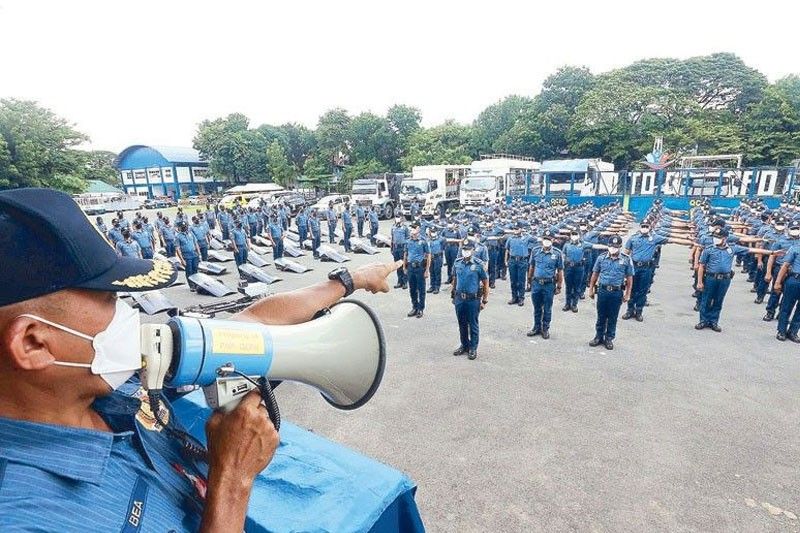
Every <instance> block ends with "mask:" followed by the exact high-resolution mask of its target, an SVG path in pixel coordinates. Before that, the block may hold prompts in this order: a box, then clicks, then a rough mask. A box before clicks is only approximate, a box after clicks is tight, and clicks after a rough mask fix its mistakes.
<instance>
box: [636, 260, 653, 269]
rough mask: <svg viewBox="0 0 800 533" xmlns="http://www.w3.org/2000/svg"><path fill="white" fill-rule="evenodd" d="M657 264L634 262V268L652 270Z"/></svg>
mask: <svg viewBox="0 0 800 533" xmlns="http://www.w3.org/2000/svg"><path fill="white" fill-rule="evenodd" d="M654 264H655V263H654V262H653V261H634V262H633V266H634V267H636V268H650V267H651V266H653V265H654Z"/></svg>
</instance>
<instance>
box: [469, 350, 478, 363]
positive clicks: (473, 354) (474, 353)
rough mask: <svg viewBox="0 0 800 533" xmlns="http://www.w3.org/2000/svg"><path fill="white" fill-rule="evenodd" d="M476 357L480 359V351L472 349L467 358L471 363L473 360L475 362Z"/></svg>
mask: <svg viewBox="0 0 800 533" xmlns="http://www.w3.org/2000/svg"><path fill="white" fill-rule="evenodd" d="M476 357H478V350H476V349H475V348H472V349H471V350H470V351H469V355H468V356H467V359H469V360H470V361H472V360H474V359H475V358H476Z"/></svg>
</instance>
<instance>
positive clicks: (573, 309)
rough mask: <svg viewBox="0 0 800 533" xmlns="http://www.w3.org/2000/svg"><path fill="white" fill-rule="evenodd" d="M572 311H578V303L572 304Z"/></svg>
mask: <svg viewBox="0 0 800 533" xmlns="http://www.w3.org/2000/svg"><path fill="white" fill-rule="evenodd" d="M572 312H573V313H577V312H578V306H577V304H576V305H573V306H572Z"/></svg>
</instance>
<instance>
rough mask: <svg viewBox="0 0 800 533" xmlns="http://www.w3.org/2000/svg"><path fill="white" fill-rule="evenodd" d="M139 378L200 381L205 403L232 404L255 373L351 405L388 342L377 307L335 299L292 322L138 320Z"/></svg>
mask: <svg viewBox="0 0 800 533" xmlns="http://www.w3.org/2000/svg"><path fill="white" fill-rule="evenodd" d="M141 328H142V329H141V337H142V352H143V357H144V359H143V368H142V372H141V377H142V385H143V386H144V388H145V389H147V390H148V391H160V390H161V389H162V387H167V388H178V387H185V386H191V385H197V386H201V387H203V392H204V393H205V397H206V402H207V403H208V405H209V407H212V408H223V409H225V410H230V409H232V408H233V407H235V405H237V404H238V403H239V400H241V398H242V397H243V396H244V395H245V394H247V393H248V392H249V391H250V390H251V389H253V388H255V383H254V378H260V377H266V378H268V379H269V380H288V381H297V382H299V383H304V384H306V385H310V386H312V387H314V388H316V389H317V390H319V391H320V393H321V394H322V397H323V398H325V400H326V401H327V402H328V403H329V404H331V405H332V406H334V407H336V408H338V409H348V410H349V409H356V408H358V407H360V406H362V405H364V404H365V403H367V402H368V401H369V400H370V398H372V396H373V395H374V394H375V392H376V391H377V390H378V387H379V386H380V383H381V379H382V378H383V371H384V368H385V366H386V342H385V339H384V334H383V329H382V328H381V325H380V322H379V321H378V318H377V316H376V315H375V313H374V312H373V311H372V310H371V309H370V308H369V307H367V306H366V305H365V304H363V303H361V302H359V301H357V300H341V301H340V302H338V303H336V304H335V305H333V306H332V307H331V308H330V309H329V310H327V311H326V312H324V313H322V314H321V315H320V316H318V317H317V318H315V319H313V320H311V321H309V322H306V323H303V324H297V325H291V326H273V325H264V324H259V323H255V322H240V321H233V320H214V319H202V318H193V317H187V316H176V317H172V318H171V319H170V320H169V322H167V324H144V325H142V327H141Z"/></svg>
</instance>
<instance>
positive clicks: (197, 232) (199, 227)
mask: <svg viewBox="0 0 800 533" xmlns="http://www.w3.org/2000/svg"><path fill="white" fill-rule="evenodd" d="M189 229H190V230H191V232H192V234H194V238H195V239H197V244H198V245H199V246H200V247H201V248H205V247H207V246H208V237H207V236H208V226H207V225H206V224H192V225H191V226H190V227H189Z"/></svg>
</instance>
